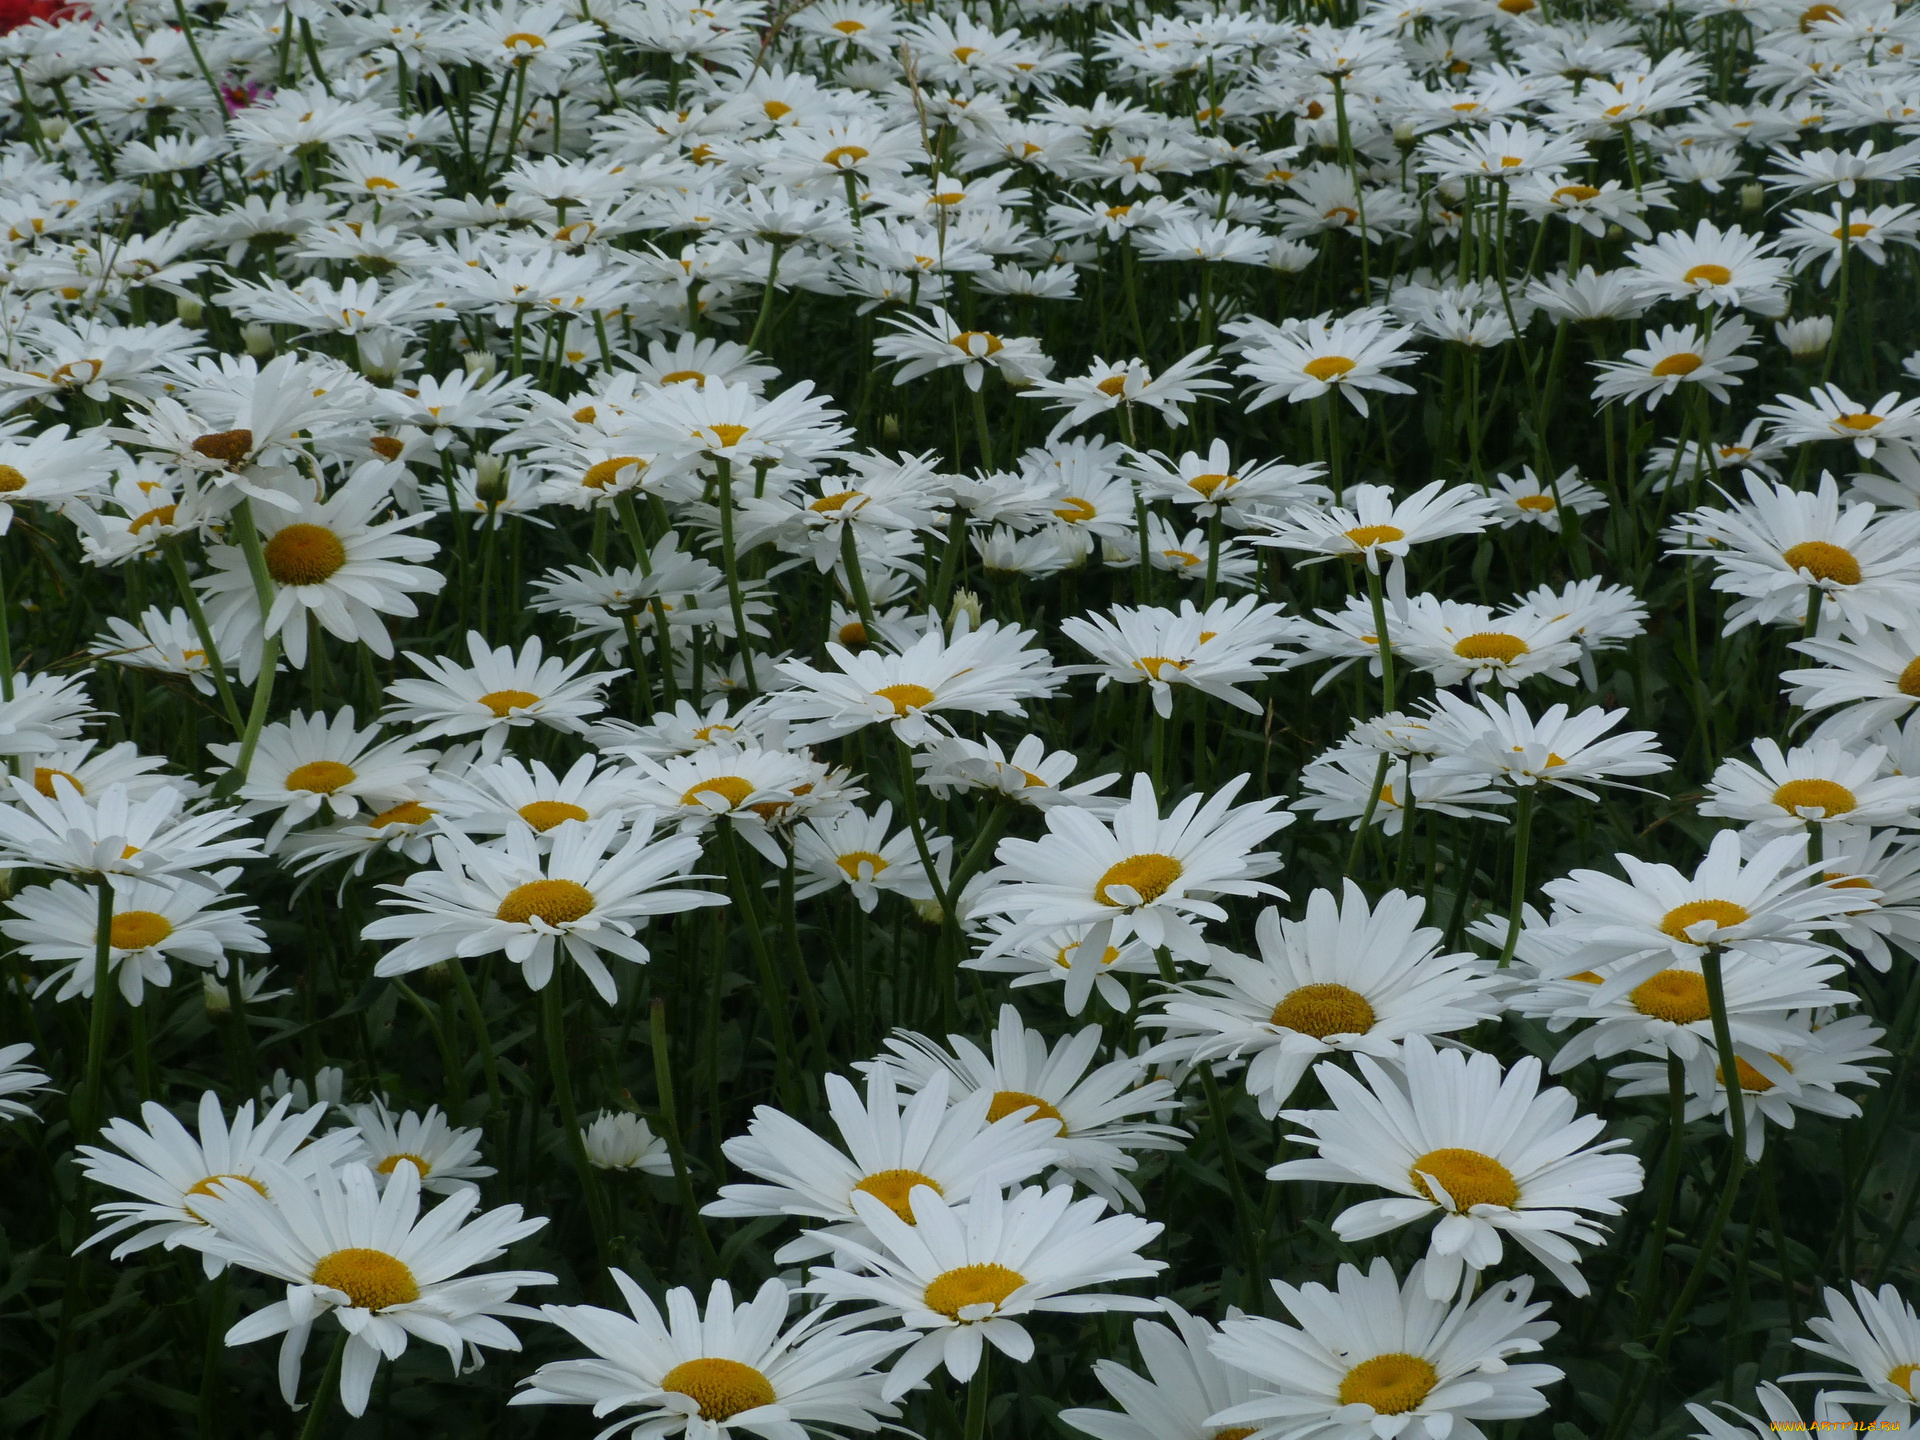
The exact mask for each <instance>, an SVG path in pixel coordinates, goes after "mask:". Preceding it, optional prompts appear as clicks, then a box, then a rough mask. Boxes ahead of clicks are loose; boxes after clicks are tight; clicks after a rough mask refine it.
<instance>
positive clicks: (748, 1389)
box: [508, 1270, 907, 1440]
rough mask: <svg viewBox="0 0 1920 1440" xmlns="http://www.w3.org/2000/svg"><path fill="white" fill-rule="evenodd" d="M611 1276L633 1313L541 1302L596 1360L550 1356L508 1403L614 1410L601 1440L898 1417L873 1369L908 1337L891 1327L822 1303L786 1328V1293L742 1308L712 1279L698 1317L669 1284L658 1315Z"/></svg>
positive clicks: (826, 1429)
mask: <svg viewBox="0 0 1920 1440" xmlns="http://www.w3.org/2000/svg"><path fill="white" fill-rule="evenodd" d="M610 1273H611V1274H612V1276H613V1282H614V1284H615V1285H617V1286H618V1287H619V1290H620V1294H621V1297H622V1298H623V1299H624V1300H625V1301H626V1302H627V1308H628V1310H630V1311H631V1312H632V1315H633V1318H632V1319H628V1318H627V1317H626V1316H625V1315H621V1314H619V1313H618V1312H617V1311H613V1310H603V1309H601V1308H599V1307H598V1306H594V1305H543V1306H542V1307H541V1309H540V1314H541V1316H542V1318H544V1319H545V1320H547V1321H548V1322H549V1323H551V1324H553V1325H557V1326H559V1327H560V1328H561V1329H562V1330H565V1331H566V1332H567V1334H569V1335H571V1336H572V1337H573V1338H574V1339H575V1340H576V1341H578V1342H579V1343H580V1344H581V1345H583V1346H585V1347H586V1348H587V1349H588V1350H589V1351H591V1352H592V1353H593V1354H594V1355H595V1356H596V1357H598V1358H596V1359H592V1360H554V1361H549V1362H548V1363H547V1364H545V1365H542V1366H541V1367H540V1368H539V1369H538V1370H536V1371H535V1372H534V1373H533V1374H532V1375H529V1376H527V1377H526V1378H524V1379H522V1380H521V1381H520V1384H522V1385H524V1386H527V1387H529V1388H527V1389H525V1390H523V1391H521V1393H519V1394H518V1395H515V1396H514V1397H513V1399H512V1400H511V1401H509V1402H508V1403H509V1404H513V1405H591V1406H592V1407H593V1413H594V1416H595V1418H596V1419H605V1418H606V1417H607V1416H609V1415H616V1414H617V1415H618V1417H619V1418H617V1419H616V1420H615V1421H614V1422H613V1424H611V1425H610V1426H608V1427H607V1428H606V1429H604V1430H602V1431H601V1432H600V1435H601V1437H602V1440H605V1437H609V1436H613V1435H617V1434H619V1433H620V1432H621V1431H626V1432H627V1433H628V1434H630V1435H636V1436H639V1435H644V1436H646V1437H649V1440H651V1437H654V1436H666V1435H678V1434H681V1433H682V1432H685V1433H686V1434H687V1435H689V1436H693V1437H705V1440H726V1437H728V1436H729V1435H731V1434H733V1433H734V1432H735V1431H736V1430H739V1431H745V1432H751V1433H752V1434H754V1435H756V1436H777V1437H780V1440H799V1437H801V1436H803V1435H808V1434H813V1435H821V1436H831V1435H834V1434H837V1433H839V1432H840V1431H842V1430H853V1431H858V1432H860V1433H863V1434H864V1433H867V1432H870V1431H874V1430H878V1429H880V1428H882V1423H883V1422H884V1421H888V1420H892V1419H895V1418H897V1417H898V1415H899V1413H900V1412H899V1410H898V1409H897V1408H895V1406H894V1405H893V1404H892V1403H891V1402H890V1401H888V1400H884V1399H882V1398H881V1377H880V1375H879V1374H878V1373H877V1372H876V1371H875V1369H874V1367H875V1366H876V1365H877V1364H878V1363H879V1362H880V1361H881V1360H883V1359H885V1358H886V1357H887V1356H888V1355H890V1354H892V1353H893V1352H894V1351H895V1350H898V1349H899V1348H900V1346H901V1345H902V1344H903V1343H905V1341H906V1339H907V1336H905V1335H903V1334H901V1333H900V1332H898V1331H882V1330H857V1329H854V1328H853V1322H850V1321H849V1320H847V1319H846V1318H844V1317H838V1318H830V1312H829V1311H828V1310H827V1309H826V1308H824V1307H823V1308H820V1309H817V1310H812V1311H809V1312H808V1313H806V1314H804V1315H802V1316H801V1317H800V1318H799V1319H798V1320H796V1321H795V1322H794V1323H793V1324H791V1325H788V1324H787V1323H786V1321H787V1315H788V1312H789V1311H790V1310H791V1309H792V1306H793V1295H792V1292H791V1291H789V1290H788V1289H787V1287H786V1285H785V1284H784V1283H783V1282H781V1281H779V1280H769V1281H767V1282H766V1283H765V1284H763V1285H762V1286H761V1287H760V1289H759V1292H758V1293H757V1294H756V1295H755V1296H754V1297H753V1299H752V1300H751V1301H749V1302H747V1303H746V1304H744V1305H735V1304H734V1299H733V1289H732V1287H731V1286H729V1285H728V1284H727V1282H726V1281H724V1280H716V1281H714V1282H713V1288H712V1289H711V1290H710V1291H709V1292H708V1294H707V1306H706V1313H705V1314H704V1315H702V1314H701V1312H700V1309H699V1306H698V1303H697V1301H696V1300H695V1298H694V1293H693V1292H692V1291H691V1290H686V1289H679V1290H670V1291H668V1292H667V1309H666V1314H665V1315H662V1314H661V1313H660V1310H659V1308H658V1307H656V1306H655V1305H654V1303H653V1301H652V1300H651V1299H650V1298H648V1296H647V1294H646V1292H645V1291H643V1290H642V1289H641V1288H640V1287H639V1286H638V1285H636V1284H635V1283H634V1282H633V1280H632V1279H631V1278H630V1277H629V1276H628V1275H626V1274H625V1273H624V1272H622V1271H619V1270H614V1271H611V1272H610ZM622 1412H638V1413H631V1414H630V1413H622Z"/></svg>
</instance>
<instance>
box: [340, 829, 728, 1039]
mask: <svg viewBox="0 0 1920 1440" xmlns="http://www.w3.org/2000/svg"><path fill="white" fill-rule="evenodd" d="M433 856H434V862H435V865H434V868H432V869H428V870H418V871H415V872H414V873H413V874H412V875H410V876H408V877H407V879H406V880H405V881H404V882H403V883H402V884H399V885H386V886H382V887H381V888H382V889H384V890H386V891H388V892H389V894H391V895H392V897H393V898H392V899H389V900H384V901H382V902H381V903H382V904H384V905H388V906H392V907H394V908H395V909H396V910H398V911H399V912H400V913H398V914H394V915H387V916H383V917H382V918H380V919H378V920H375V921H373V922H372V923H371V924H369V925H368V926H367V927H366V928H365V929H364V930H362V931H361V932H360V933H361V937H362V938H363V939H367V940H399V941H401V942H402V943H401V944H399V945H397V946H395V947H394V948H393V949H392V950H389V951H388V952H387V953H386V954H385V955H382V956H381V957H380V960H379V962H378V963H377V964H376V965H375V966H374V972H373V973H374V974H376V975H383V976H392V975H408V974H411V973H412V972H413V971H415V970H424V969H425V968H426V967H427V966H429V965H437V964H439V963H440V962H441V961H443V960H471V959H474V958H476V957H477V956H481V955H492V954H496V953H504V954H505V955H506V957H507V959H508V960H510V961H512V962H513V963H514V964H515V965H518V966H519V967H520V969H521V973H522V974H523V975H524V976H525V977H526V981H527V985H528V988H530V989H533V990H544V989H545V988H546V986H547V982H548V981H549V980H551V979H552V978H553V965H554V960H555V958H556V954H557V952H562V951H564V953H565V955H566V957H567V958H568V959H570V960H572V961H573V962H574V964H576V965H578V966H579V967H580V969H581V972H582V973H583V974H585V975H586V977H587V979H588V980H589V981H591V982H592V984H593V988H594V990H595V991H596V992H598V994H599V995H600V998H601V999H603V1000H605V1001H606V1002H607V1003H608V1004H609V1005H611V1004H613V1003H614V1001H615V999H616V998H617V996H618V991H617V990H616V989H615V988H614V983H613V976H612V975H611V974H610V973H608V971H607V967H606V964H605V962H604V961H602V959H601V958H600V957H601V955H602V954H609V955H614V956H617V957H619V958H620V959H622V960H627V961H631V962H632V963H633V964H636V965H644V964H646V963H647V961H648V959H649V958H650V957H649V955H648V952H647V947H646V946H645V945H643V944H642V943H641V942H640V940H639V939H638V935H637V932H638V931H639V929H640V928H641V926H643V925H644V924H645V923H646V921H647V919H648V918H649V917H651V916H654V915H671V914H676V913H678V912H679V911H682V910H693V909H698V908H700V907H702V906H707V905H725V904H726V903H727V897H726V896H725V895H719V894H715V893H714V892H713V891H711V890H696V889H692V888H688V887H684V886H681V885H677V884H675V883H673V882H675V881H681V880H700V879H708V878H711V877H708V876H699V875H693V874H691V873H690V871H691V869H692V867H693V864H694V862H695V861H696V860H697V859H699V856H700V842H699V841H698V840H697V839H695V838H694V837H693V836H691V835H670V836H666V837H663V838H659V839H656V838H655V837H654V833H653V824H652V821H651V820H650V819H647V818H641V819H640V820H638V821H636V822H635V824H634V826H633V828H632V830H631V831H630V832H629V831H628V830H627V829H626V827H625V826H624V825H623V824H622V823H621V821H620V820H619V819H617V818H614V817H608V818H606V819H602V820H595V821H592V822H590V823H588V824H585V825H577V826H571V825H570V826H567V827H565V828H563V829H562V830H561V831H560V832H559V833H558V834H557V835H556V836H555V837H554V840H553V844H552V847H551V849H548V850H546V851H544V853H543V850H542V847H541V845H540V844H539V842H538V841H537V840H536V839H535V837H534V836H533V835H532V834H530V833H529V834H516V833H509V834H507V835H506V836H504V837H502V840H501V844H500V846H499V848H494V847H490V846H482V845H478V844H475V843H474V842H473V841H471V840H469V839H467V838H466V837H465V836H460V835H441V836H436V837H435V839H434V841H433Z"/></svg>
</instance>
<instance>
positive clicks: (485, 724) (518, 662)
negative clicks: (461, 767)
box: [380, 631, 627, 760]
mask: <svg viewBox="0 0 1920 1440" xmlns="http://www.w3.org/2000/svg"><path fill="white" fill-rule="evenodd" d="M467 654H468V656H469V658H470V661H471V663H470V664H468V665H461V664H459V663H458V662H457V661H454V660H451V659H445V658H442V657H440V656H437V655H419V654H415V653H413V652H411V651H409V652H408V654H407V658H408V659H409V660H411V661H412V662H413V663H414V664H415V665H416V666H417V667H418V668H419V669H420V670H422V671H423V672H425V674H426V676H427V678H426V679H424V680H396V681H394V682H393V683H392V684H391V685H389V686H388V687H387V694H389V695H391V696H392V697H393V699H394V703H393V704H392V705H389V706H388V707H387V708H386V710H385V711H384V712H383V713H382V714H381V717H380V718H381V719H382V720H384V721H386V722H387V723H388V724H393V725H405V726H408V727H409V728H410V729H411V730H412V733H413V737H414V738H415V739H416V740H432V739H437V738H439V737H441V736H448V735H478V736H479V738H480V746H481V755H482V758H484V759H488V760H491V759H493V758H494V757H495V756H497V755H498V754H499V753H500V751H501V750H502V748H504V747H505V745H506V743H507V733H508V731H510V730H520V729H525V728H527V727H530V726H533V725H545V726H548V727H550V728H552V729H555V730H562V731H565V732H566V733H568V734H570V735H584V734H585V733H586V731H587V723H586V722H587V720H588V719H589V717H591V716H594V715H597V714H599V713H600V711H601V710H602V709H604V708H605V704H606V702H605V700H604V699H603V698H602V696H601V694H600V692H601V691H602V690H603V689H605V688H606V686H607V685H608V684H610V683H611V682H612V681H614V680H616V679H618V678H619V677H620V676H622V675H624V674H626V673H627V672H626V671H624V670H595V671H590V672H588V673H585V674H583V673H581V672H583V671H585V670H586V667H587V665H588V664H589V663H590V662H591V661H592V659H593V655H592V652H591V651H589V652H587V653H585V654H582V655H578V656H575V657H574V658H573V659H572V660H561V659H558V658H554V659H546V658H543V651H542V649H541V645H540V637H539V636H537V635H536V636H534V637H533V638H532V639H531V640H529V641H527V643H526V644H525V645H523V646H522V647H521V648H520V650H519V652H518V653H515V651H514V649H513V647H512V646H511V645H502V646H501V647H500V648H499V649H497V650H496V649H493V648H491V647H490V646H488V644H487V642H486V640H485V639H484V638H483V637H482V636H481V635H480V634H479V632H477V631H469V632H468V633H467Z"/></svg>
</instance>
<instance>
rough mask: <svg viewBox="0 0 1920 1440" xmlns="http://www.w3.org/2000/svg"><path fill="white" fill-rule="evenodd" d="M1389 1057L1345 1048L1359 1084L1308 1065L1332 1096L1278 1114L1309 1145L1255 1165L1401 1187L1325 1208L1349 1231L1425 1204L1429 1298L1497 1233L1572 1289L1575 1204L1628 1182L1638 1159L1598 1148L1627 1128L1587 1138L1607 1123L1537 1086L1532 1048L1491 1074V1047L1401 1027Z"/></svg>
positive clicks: (1440, 1294)
mask: <svg viewBox="0 0 1920 1440" xmlns="http://www.w3.org/2000/svg"><path fill="white" fill-rule="evenodd" d="M1398 1058H1399V1060H1400V1066H1401V1067H1403V1068H1404V1073H1405V1079H1404V1080H1402V1079H1401V1078H1399V1074H1398V1073H1397V1072H1396V1071H1389V1070H1388V1069H1386V1068H1385V1067H1384V1066H1382V1065H1380V1064H1379V1063H1378V1062H1377V1061H1375V1060H1374V1059H1373V1058H1372V1057H1371V1056H1367V1055H1357V1056H1355V1063H1356V1064H1357V1065H1358V1066H1359V1067H1360V1070H1361V1073H1362V1074H1363V1075H1364V1076H1365V1077H1366V1082H1367V1083H1366V1084H1364V1085H1362V1084H1361V1083H1360V1082H1359V1081H1358V1080H1356V1079H1354V1078H1353V1076H1351V1075H1349V1074H1348V1073H1347V1072H1346V1071H1344V1070H1342V1069H1340V1067H1338V1066H1337V1065H1332V1064H1326V1063H1322V1064H1320V1065H1316V1066H1315V1067H1314V1078H1315V1079H1317V1080H1318V1081H1319V1082H1320V1084H1321V1086H1322V1087H1323V1088H1324V1089H1325V1091H1326V1093H1327V1098H1328V1099H1329V1100H1330V1101H1332V1102H1333V1109H1331V1110H1295V1111H1288V1112H1287V1114H1286V1117H1285V1118H1287V1119H1288V1120H1291V1121H1293V1122H1294V1123H1295V1124H1299V1125H1304V1126H1306V1127H1307V1128H1308V1129H1309V1130H1310V1131H1312V1132H1313V1133H1312V1134H1311V1135H1295V1136H1292V1137H1290V1138H1292V1139H1294V1140H1298V1141H1301V1142H1303V1143H1305V1144H1310V1145H1313V1146H1315V1147H1316V1148H1317V1149H1318V1150H1319V1152H1320V1153H1319V1156H1318V1158H1316V1159H1307V1160H1288V1161H1283V1162H1282V1163H1280V1164H1278V1165H1276V1166H1274V1167H1273V1168H1272V1169H1271V1170H1269V1171H1268V1172H1267V1178H1268V1179H1269V1180H1325V1181H1331V1182H1333V1183H1335V1184H1340V1185H1373V1186H1378V1187H1380V1188H1381V1189H1384V1190H1390V1191H1393V1192H1394V1193H1395V1194H1396V1195H1398V1196H1400V1197H1402V1198H1399V1199H1389V1200H1368V1201H1363V1202H1362V1203H1360V1204H1358V1205H1354V1206H1351V1207H1349V1208H1348V1209H1346V1210H1344V1211H1342V1212H1341V1213H1340V1214H1339V1215H1338V1216H1336V1217H1335V1219H1334V1222H1333V1228H1334V1232H1335V1233H1336V1234H1337V1235H1339V1236H1340V1238H1341V1239H1342V1240H1344V1241H1347V1242H1348V1243H1351V1242H1353V1241H1355V1240H1360V1239H1366V1238H1370V1237H1372V1236H1375V1235H1381V1234H1385V1233H1386V1232H1387V1231H1389V1230H1395V1229H1398V1228H1399V1227H1400V1226H1402V1225H1406V1224H1409V1223H1411V1222H1413V1221H1416V1220H1421V1219H1424V1218H1426V1217H1427V1216H1429V1215H1438V1216H1439V1217H1440V1219H1439V1223H1438V1224H1436V1225H1435V1226H1434V1231H1433V1235H1432V1238H1431V1239H1430V1240H1429V1242H1428V1248H1427V1257H1426V1264H1425V1267H1424V1270H1425V1279H1426V1285H1427V1294H1428V1295H1429V1296H1430V1297H1431V1298H1433V1299H1435V1300H1445V1299H1448V1298H1450V1297H1452V1296H1453V1295H1455V1294H1457V1293H1459V1290H1460V1285H1461V1281H1462V1278H1463V1276H1464V1274H1465V1272H1467V1271H1474V1272H1478V1271H1481V1270H1485V1269H1486V1268H1487V1267H1489V1266H1491V1265H1497V1264H1499V1263H1500V1257H1501V1253H1502V1246H1501V1236H1502V1234H1503V1233H1504V1234H1507V1235H1510V1236H1512V1238H1513V1239H1514V1241H1515V1242H1516V1243H1518V1244H1519V1245H1520V1246H1521V1247H1522V1248H1524V1249H1525V1250H1526V1251H1527V1252H1528V1253H1529V1254H1531V1255H1532V1256H1533V1257H1534V1258H1535V1259H1536V1260H1538V1261H1540V1263H1541V1264H1542V1265H1544V1266H1546V1268H1547V1269H1548V1271H1550V1272H1551V1273H1552V1274H1553V1276H1554V1278H1555V1279H1557V1280H1558V1281H1559V1282H1560V1283H1561V1284H1562V1285H1564V1286H1566V1287H1567V1289H1568V1290H1569V1291H1571V1292H1572V1293H1573V1294H1575V1295H1585V1294H1586V1293H1587V1283H1586V1280H1585V1279H1584V1278H1583V1277H1582V1276H1581V1274H1580V1272H1579V1270H1578V1268H1577V1264H1578V1261H1579V1258H1580V1255H1579V1250H1578V1249H1577V1247H1576V1246H1575V1244H1574V1242H1575V1241H1582V1242H1584V1243H1586V1244H1589V1245H1594V1244H1599V1243H1600V1242H1601V1241H1602V1240H1603V1239H1604V1238H1605V1232H1604V1230H1603V1228H1602V1227H1599V1226H1597V1225H1595V1224H1594V1223H1593V1222H1591V1221H1589V1220H1587V1219H1585V1218H1584V1217H1583V1215H1581V1214H1577V1213H1575V1212H1585V1214H1587V1215H1618V1214H1621V1213H1622V1212H1623V1211H1624V1209H1625V1208H1626V1207H1625V1206H1623V1205H1621V1204H1620V1203H1619V1198H1618V1197H1620V1196H1624V1195H1633V1194H1636V1193H1637V1192H1638V1191H1639V1190H1640V1187H1641V1185H1642V1184H1643V1183H1644V1182H1645V1175H1644V1173H1643V1172H1642V1170H1641V1168H1640V1162H1639V1160H1637V1159H1635V1158H1634V1157H1633V1156H1632V1155H1630V1154H1629V1155H1615V1154H1610V1153H1608V1152H1610V1151H1614V1150H1618V1149H1619V1148H1620V1147H1621V1146H1624V1145H1625V1144H1627V1141H1625V1140H1607V1141H1602V1142H1601V1143H1599V1144H1593V1143H1592V1142H1593V1141H1595V1140H1597V1139H1598V1138H1599V1136H1600V1135H1601V1133H1602V1132H1603V1131H1604V1130H1605V1129H1606V1122H1605V1121H1604V1120H1602V1119H1600V1118H1599V1117H1598V1116H1593V1115H1587V1116H1582V1115H1579V1114H1578V1113H1577V1111H1576V1109H1575V1102H1574V1098H1573V1095H1572V1093H1571V1092H1570V1091H1567V1090H1562V1089H1558V1088H1555V1089H1550V1090H1544V1091H1543V1090H1541V1089H1540V1061H1539V1060H1538V1059H1537V1058H1536V1057H1534V1056H1531V1055H1529V1056H1527V1057H1526V1058H1524V1059H1522V1060H1520V1061H1519V1062H1517V1063H1516V1064H1515V1065H1514V1066H1513V1068H1512V1069H1511V1070H1509V1071H1508V1072H1506V1073H1505V1074H1504V1075H1503V1074H1502V1073H1501V1069H1500V1062H1499V1060H1498V1059H1496V1058H1495V1057H1494V1056H1492V1055H1489V1054H1486V1053H1484V1052H1476V1053H1475V1054H1472V1055H1464V1054H1462V1053H1460V1052H1459V1051H1457V1050H1438V1051H1437V1050H1435V1049H1434V1048H1433V1046H1432V1044H1431V1043H1430V1042H1429V1041H1428V1040H1427V1039H1426V1037H1425V1036H1421V1035H1413V1036H1409V1037H1408V1039H1407V1040H1406V1042H1405V1044H1404V1046H1403V1047H1402V1049H1401V1052H1400V1056H1399V1057H1398Z"/></svg>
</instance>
